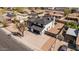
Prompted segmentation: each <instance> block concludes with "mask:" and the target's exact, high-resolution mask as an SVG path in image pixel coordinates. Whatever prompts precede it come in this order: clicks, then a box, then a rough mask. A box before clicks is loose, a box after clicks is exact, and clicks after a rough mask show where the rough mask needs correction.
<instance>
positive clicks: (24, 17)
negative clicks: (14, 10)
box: [16, 13, 28, 21]
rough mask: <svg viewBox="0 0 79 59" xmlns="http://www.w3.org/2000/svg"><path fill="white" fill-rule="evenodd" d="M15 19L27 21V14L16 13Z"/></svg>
mask: <svg viewBox="0 0 79 59" xmlns="http://www.w3.org/2000/svg"><path fill="white" fill-rule="evenodd" d="M16 19H17V20H19V21H21V20H23V21H27V20H28V15H27V14H20V13H18V14H16Z"/></svg>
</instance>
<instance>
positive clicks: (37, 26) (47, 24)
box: [27, 16, 55, 34]
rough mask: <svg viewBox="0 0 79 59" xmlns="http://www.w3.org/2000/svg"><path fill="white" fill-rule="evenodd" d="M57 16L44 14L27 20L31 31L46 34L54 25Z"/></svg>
mask: <svg viewBox="0 0 79 59" xmlns="http://www.w3.org/2000/svg"><path fill="white" fill-rule="evenodd" d="M54 23H55V17H51V16H48V17H47V16H42V17H37V18H30V19H29V20H28V21H27V25H28V28H29V30H30V31H32V32H34V33H37V34H44V33H45V31H48V30H49V29H50V28H51V27H54Z"/></svg>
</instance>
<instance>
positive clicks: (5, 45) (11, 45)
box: [0, 29, 33, 51]
mask: <svg viewBox="0 0 79 59" xmlns="http://www.w3.org/2000/svg"><path fill="white" fill-rule="evenodd" d="M0 51H33V50H32V49H31V48H29V47H28V46H25V45H24V44H22V43H20V42H18V41H17V40H16V39H14V38H12V37H11V36H9V35H7V34H6V33H5V32H4V31H3V30H2V29H0Z"/></svg>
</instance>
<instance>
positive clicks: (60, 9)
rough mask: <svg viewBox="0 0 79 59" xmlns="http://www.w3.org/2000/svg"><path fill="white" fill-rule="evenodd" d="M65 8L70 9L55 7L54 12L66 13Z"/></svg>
mask: <svg viewBox="0 0 79 59" xmlns="http://www.w3.org/2000/svg"><path fill="white" fill-rule="evenodd" d="M65 8H68V7H55V8H54V10H55V11H64V9H65Z"/></svg>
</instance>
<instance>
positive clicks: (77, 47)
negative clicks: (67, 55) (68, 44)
mask: <svg viewBox="0 0 79 59" xmlns="http://www.w3.org/2000/svg"><path fill="white" fill-rule="evenodd" d="M76 49H77V50H79V32H78V35H77V39H76Z"/></svg>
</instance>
